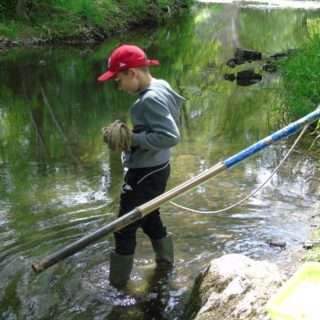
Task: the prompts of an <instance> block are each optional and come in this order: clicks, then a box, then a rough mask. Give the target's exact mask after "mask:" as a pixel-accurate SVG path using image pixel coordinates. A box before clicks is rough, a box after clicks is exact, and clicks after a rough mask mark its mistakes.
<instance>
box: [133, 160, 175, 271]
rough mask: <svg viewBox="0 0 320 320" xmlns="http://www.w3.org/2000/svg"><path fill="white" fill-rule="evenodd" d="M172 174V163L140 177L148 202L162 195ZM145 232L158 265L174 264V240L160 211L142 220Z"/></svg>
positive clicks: (145, 200) (140, 185)
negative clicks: (144, 176) (142, 177)
mask: <svg viewBox="0 0 320 320" xmlns="http://www.w3.org/2000/svg"><path fill="white" fill-rule="evenodd" d="M169 175H170V165H169V164H167V165H164V166H162V167H160V170H159V169H158V170H153V171H151V173H149V175H148V176H146V178H145V179H143V180H142V179H140V184H139V188H140V189H141V190H143V192H141V194H143V197H144V199H143V200H144V201H143V202H147V201H149V200H151V199H153V198H155V197H157V196H159V195H161V194H162V193H163V192H164V191H165V188H166V185H167V181H168V178H169ZM141 227H142V229H143V232H144V233H145V234H147V235H148V236H149V238H150V240H151V243H152V247H153V249H154V252H155V255H156V262H157V265H158V266H166V267H167V266H172V265H173V242H172V238H171V236H169V235H167V230H166V227H165V226H164V225H163V223H162V220H161V217H160V211H159V209H158V210H155V211H154V212H152V213H150V214H148V215H147V216H145V217H144V218H143V219H142V220H141Z"/></svg>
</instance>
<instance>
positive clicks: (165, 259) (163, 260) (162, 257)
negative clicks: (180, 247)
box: [151, 235, 174, 269]
mask: <svg viewBox="0 0 320 320" xmlns="http://www.w3.org/2000/svg"><path fill="white" fill-rule="evenodd" d="M151 243H152V247H153V250H154V252H155V254H156V263H157V267H160V268H165V269H168V268H172V267H173V262H174V254H173V241H172V236H171V235H167V236H166V237H164V238H162V239H157V240H155V239H151Z"/></svg>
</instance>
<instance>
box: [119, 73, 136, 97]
mask: <svg viewBox="0 0 320 320" xmlns="http://www.w3.org/2000/svg"><path fill="white" fill-rule="evenodd" d="M114 81H115V82H116V84H117V87H118V89H119V90H122V91H125V92H128V93H135V92H137V91H138V90H139V80H138V77H137V73H136V71H135V70H133V69H128V70H126V71H121V72H119V73H118V74H117V75H116V76H115V78H114Z"/></svg>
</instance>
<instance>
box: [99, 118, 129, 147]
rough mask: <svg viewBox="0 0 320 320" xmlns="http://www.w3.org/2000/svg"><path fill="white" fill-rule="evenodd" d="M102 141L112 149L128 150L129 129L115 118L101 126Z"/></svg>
mask: <svg viewBox="0 0 320 320" xmlns="http://www.w3.org/2000/svg"><path fill="white" fill-rule="evenodd" d="M102 135H103V141H104V142H105V143H106V144H107V145H108V147H109V149H111V150H113V151H128V150H129V149H130V147H131V136H132V134H131V131H130V129H129V128H128V127H127V125H126V124H125V123H123V122H121V121H120V120H116V121H114V122H113V123H111V124H110V125H109V126H107V127H104V128H102Z"/></svg>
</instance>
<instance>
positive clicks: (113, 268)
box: [109, 251, 133, 289]
mask: <svg viewBox="0 0 320 320" xmlns="http://www.w3.org/2000/svg"><path fill="white" fill-rule="evenodd" d="M132 267H133V255H120V254H117V253H115V252H114V251H112V252H111V253H110V273H109V281H110V284H111V285H113V286H114V287H116V288H118V289H121V288H123V287H125V286H126V285H127V282H128V280H129V279H130V273H131V270H132Z"/></svg>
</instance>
